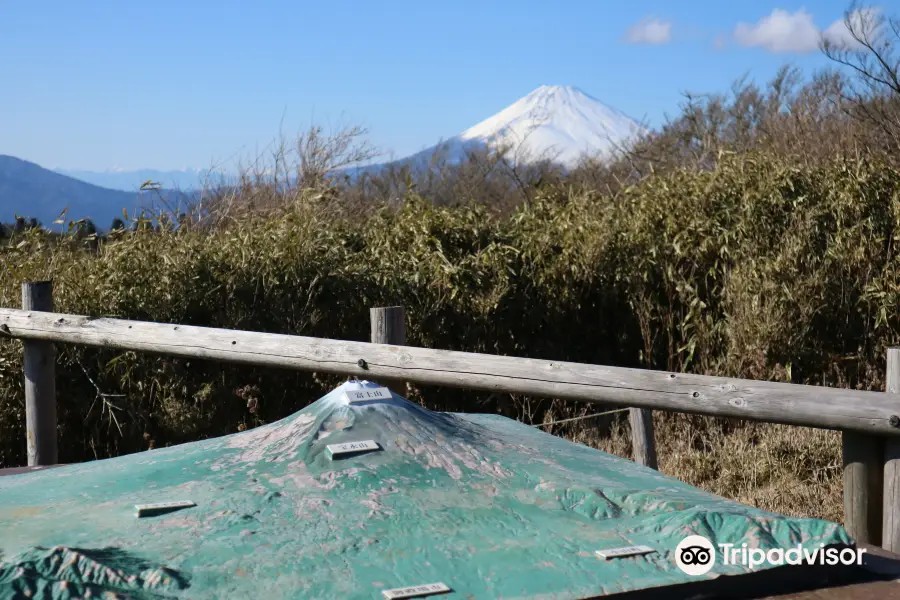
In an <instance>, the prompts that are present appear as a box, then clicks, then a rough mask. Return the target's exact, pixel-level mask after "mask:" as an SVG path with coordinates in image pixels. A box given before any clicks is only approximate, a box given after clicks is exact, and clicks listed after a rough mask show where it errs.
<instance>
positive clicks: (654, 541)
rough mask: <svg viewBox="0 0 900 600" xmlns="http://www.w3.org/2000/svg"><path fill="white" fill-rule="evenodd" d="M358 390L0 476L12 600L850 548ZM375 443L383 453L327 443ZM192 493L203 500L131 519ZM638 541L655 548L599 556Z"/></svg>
mask: <svg viewBox="0 0 900 600" xmlns="http://www.w3.org/2000/svg"><path fill="white" fill-rule="evenodd" d="M361 387H375V386H374V384H370V383H365V382H348V383H345V384H343V385H342V386H340V387H339V388H337V389H336V390H335V391H333V392H332V393H330V394H328V395H327V396H325V397H323V398H322V399H320V400H318V401H317V402H316V403H314V404H312V405H310V406H308V407H307V408H305V409H304V410H302V411H300V412H298V413H296V414H294V415H292V416H290V417H288V418H286V419H283V420H281V421H278V422H276V423H273V424H270V425H266V426H263V427H259V428H257V429H253V430H250V431H246V432H242V433H238V434H235V435H230V436H226V437H222V438H217V439H213V440H206V441H202V442H195V443H191V444H185V445H182V446H176V447H172V448H165V449H160V450H151V451H148V452H143V453H140V454H132V455H129V456H124V457H120V458H115V459H110V460H102V461H96V462H91V463H85V464H80V465H72V466H66V467H59V468H56V469H50V470H47V471H38V472H34V473H29V474H25V475H14V476H9V477H3V478H0V552H2V555H0V598H18V597H28V596H27V594H26V592H28V593H30V594H31V596H30V597H47V598H75V597H88V595H87V594H86V592H88V591H89V592H90V593H91V594H90V596H89V597H109V598H112V597H131V598H198V599H201V598H226V597H228V598H231V597H234V598H241V597H260V598H381V594H380V591H381V590H382V589H388V588H396V587H403V586H412V585H418V584H424V583H432V582H437V581H440V582H444V583H446V584H447V585H449V586H450V587H451V588H452V589H453V592H452V593H450V594H446V595H444V596H442V597H443V598H448V599H449V598H543V599H549V598H553V599H577V598H585V597H591V596H597V595H603V594H611V593H615V592H621V591H627V590H634V589H642V588H648V587H655V586H662V585H669V584H678V583H685V582H690V581H694V580H696V578H695V577H691V576H688V575H686V574H684V573H682V572H681V571H680V570H679V569H678V568H677V566H676V565H675V563H674V559H673V551H674V549H675V547H676V546H677V544H678V542H680V541H681V539H682V538H683V537H685V536H686V535H690V534H699V535H704V536H706V537H707V538H710V539H711V540H713V542H714V543H718V542H723V543H724V542H728V543H734V544H736V545H737V546H738V547H740V546H741V544H743V543H747V544H748V545H749V546H750V547H762V548H776V547H784V548H787V547H791V546H795V545H796V544H798V543H802V544H804V546H806V547H810V548H818V547H819V546H820V544H847V543H851V540H850V538H849V537H848V535H847V533H846V532H845V531H844V529H843V528H842V527H840V526H839V525H836V524H834V523H829V522H826V521H820V520H814V519H792V518H787V517H782V516H779V515H775V514H772V513H767V512H764V511H761V510H756V509H753V508H750V507H746V506H743V505H740V504H737V503H735V502H731V501H728V500H725V499H722V498H718V497H716V496H713V495H710V494H708V493H706V492H704V491H702V490H699V489H697V488H694V487H692V486H689V485H687V484H685V483H682V482H680V481H677V480H674V479H670V478H668V477H664V476H662V475H660V474H659V473H657V472H656V471H652V470H650V469H646V468H643V467H640V466H638V465H635V464H634V463H632V462H630V461H627V460H623V459H620V458H617V457H615V456H611V455H609V454H606V453H603V452H600V451H597V450H593V449H591V448H588V447H586V446H581V445H578V444H573V443H570V442H567V441H565V440H562V439H559V438H556V437H553V436H551V435H548V434H545V433H542V432H540V431H538V430H536V429H534V428H531V427H528V426H525V425H522V424H521V423H517V422H515V421H512V420H509V419H506V418H503V417H498V416H492V415H461V414H448V413H433V412H429V411H427V410H425V409H423V408H421V407H419V406H417V405H415V404H412V403H409V402H407V401H406V400H404V399H402V398H400V397H399V396H396V395H395V396H394V397H393V398H392V399H390V400H382V401H373V402H366V403H361V404H349V403H348V402H347V401H346V397H345V396H344V394H343V392H344V390H348V389H349V390H353V389H359V388H361ZM370 439H371V440H375V441H377V442H378V443H379V444H380V446H381V448H382V450H379V451H375V452H371V453H367V454H361V455H351V456H349V457H346V458H340V457H337V458H335V459H334V460H332V459H330V458H329V456H328V453H327V452H326V451H325V447H326V445H327V444H336V443H343V442H354V441H362V440H370ZM179 500H190V501H193V502H195V503H196V504H197V506H196V507H193V508H187V509H182V510H180V511H177V512H172V513H169V514H164V515H160V516H154V517H145V518H140V519H138V518H137V517H136V516H135V514H136V511H135V509H134V505H135V504H147V503H155V502H167V501H179ZM634 544H645V545H648V546H651V547H653V548H655V549H657V552H656V553H654V554H649V555H644V556H638V557H631V558H622V559H614V560H609V561H604V560H602V559H600V558H598V557H597V556H595V554H594V551H595V550H597V549H602V548H611V547H621V546H627V545H634ZM743 572H745V569H744V568H743V567H739V566H727V567H726V566H722V565H721V564H717V566H716V567H715V568H714V569H713V571H711V572H710V573H709V574H707V575H705V576H704V577H715V576H721V575H733V574H738V573H743ZM104 593H105V594H107V595H106V596H103V594H104Z"/></svg>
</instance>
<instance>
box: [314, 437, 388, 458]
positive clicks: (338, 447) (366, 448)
mask: <svg viewBox="0 0 900 600" xmlns="http://www.w3.org/2000/svg"><path fill="white" fill-rule="evenodd" d="M379 448H381V446H379V445H378V442H376V441H374V440H365V441H362V442H346V443H344V444H329V445H327V446H325V449H326V450H328V452H329V454H331V456H340V455H341V454H355V453H357V452H371V451H372V450H378V449H379Z"/></svg>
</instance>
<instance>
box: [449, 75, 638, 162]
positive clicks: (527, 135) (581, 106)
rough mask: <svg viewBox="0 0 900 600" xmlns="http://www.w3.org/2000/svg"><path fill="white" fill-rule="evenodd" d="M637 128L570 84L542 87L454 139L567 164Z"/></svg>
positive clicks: (619, 140) (611, 144) (628, 135)
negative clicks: (502, 148)
mask: <svg viewBox="0 0 900 600" xmlns="http://www.w3.org/2000/svg"><path fill="white" fill-rule="evenodd" d="M642 131H643V129H642V127H641V126H640V125H639V124H638V123H637V121H635V120H634V119H632V118H631V117H629V116H628V115H626V114H625V113H623V112H621V111H619V110H616V109H614V108H612V107H611V106H608V105H606V104H604V103H603V102H601V101H600V100H597V99H596V98H593V97H592V96H589V95H588V94H586V93H584V92H583V91H581V90H580V89H578V88H577V87H575V86H570V85H542V86H541V87H539V88H537V89H536V90H534V91H533V92H531V93H530V94H528V95H527V96H525V97H524V98H521V99H520V100H518V101H516V102H514V103H513V104H511V105H510V106H508V107H506V108H505V109H503V110H501V111H500V112H499V113H497V114H495V115H494V116H492V117H490V118H488V119H486V120H484V121H482V122H481V123H478V124H477V125H475V126H474V127H471V128H469V129H467V130H466V131H464V132H462V133H461V134H460V135H459V136H458V140H459V141H460V142H462V143H463V145H466V146H468V145H470V144H472V143H475V142H480V143H483V144H487V145H489V146H491V147H498V146H501V147H508V148H509V151H510V154H509V157H510V158H511V159H513V160H516V161H522V162H528V161H531V160H538V159H542V158H550V159H553V160H554V161H555V162H558V163H560V164H562V165H565V166H567V167H572V166H574V165H575V164H577V162H578V160H579V159H580V158H581V157H582V156H583V155H584V154H589V155H601V156H602V155H604V154H607V153H609V152H610V151H611V150H612V149H613V148H614V147H615V146H617V145H619V144H622V143H623V142H626V141H627V140H628V139H630V138H632V137H634V136H636V135H638V134H640V133H641V132H642Z"/></svg>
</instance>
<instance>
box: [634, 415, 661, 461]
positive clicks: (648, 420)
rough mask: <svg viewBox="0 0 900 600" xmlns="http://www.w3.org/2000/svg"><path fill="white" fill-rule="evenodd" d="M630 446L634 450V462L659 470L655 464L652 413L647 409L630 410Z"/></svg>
mask: <svg viewBox="0 0 900 600" xmlns="http://www.w3.org/2000/svg"><path fill="white" fill-rule="evenodd" d="M629 412H630V415H631V445H632V448H633V449H634V462H636V463H639V464H642V465H644V466H645V467H650V468H651V469H657V468H659V465H657V462H656V437H655V436H654V435H653V411H652V410H650V409H647V408H632V409H631V410H630V411H629Z"/></svg>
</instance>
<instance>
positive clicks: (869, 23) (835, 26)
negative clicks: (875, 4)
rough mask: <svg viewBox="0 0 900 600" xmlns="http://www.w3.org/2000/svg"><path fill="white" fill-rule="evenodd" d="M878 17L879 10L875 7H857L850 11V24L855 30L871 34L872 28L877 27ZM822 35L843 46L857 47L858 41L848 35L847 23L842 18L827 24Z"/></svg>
mask: <svg viewBox="0 0 900 600" xmlns="http://www.w3.org/2000/svg"><path fill="white" fill-rule="evenodd" d="M878 17H879V12H878V10H877V9H875V8H865V9H859V10H855V11H853V12H852V13H850V24H851V25H852V26H853V29H854V30H855V31H857V32H861V31H866V32H868V33H870V34H871V33H874V28H877V26H878ZM822 35H824V36H825V39H827V40H828V41H830V42H832V43H834V44H837V45H839V46H843V47H845V48H849V49H852V48H858V47H859V45H860V44H859V42H857V41H856V40H855V39H854V38H853V36H852V35H850V30H849V29H847V24H846V23H844V19H843V18H841V19H838V20H837V21H835V22H834V23H832V24H831V25H829V26H828V28H827V29H826V30H825V31H824V32H823V33H822Z"/></svg>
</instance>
